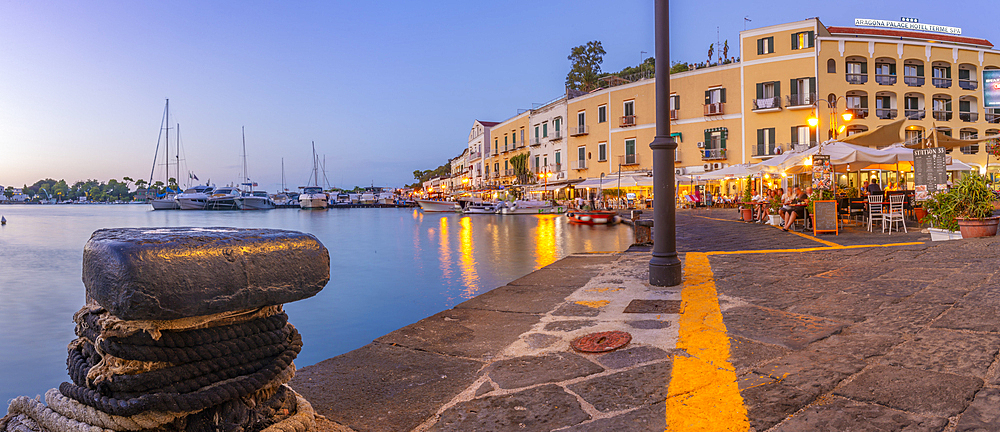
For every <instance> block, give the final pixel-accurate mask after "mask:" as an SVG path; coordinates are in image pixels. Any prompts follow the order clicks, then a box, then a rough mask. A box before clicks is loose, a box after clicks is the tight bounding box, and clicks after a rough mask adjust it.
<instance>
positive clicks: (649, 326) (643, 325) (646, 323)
mask: <svg viewBox="0 0 1000 432" xmlns="http://www.w3.org/2000/svg"><path fill="white" fill-rule="evenodd" d="M625 324H627V325H628V326H629V327H632V328H634V329H640V330H657V329H665V328H667V327H670V325H671V322H670V321H666V320H655V319H653V320H638V321H625Z"/></svg>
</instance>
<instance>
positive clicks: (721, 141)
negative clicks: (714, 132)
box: [719, 131, 729, 149]
mask: <svg viewBox="0 0 1000 432" xmlns="http://www.w3.org/2000/svg"><path fill="white" fill-rule="evenodd" d="M728 135H729V134H727V133H726V131H722V138H721V139H719V148H723V149H724V148H726V138H728Z"/></svg>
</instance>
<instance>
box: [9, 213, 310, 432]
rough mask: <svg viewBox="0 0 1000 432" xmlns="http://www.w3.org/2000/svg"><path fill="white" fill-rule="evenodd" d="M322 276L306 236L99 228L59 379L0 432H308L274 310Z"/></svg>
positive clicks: (296, 346)
mask: <svg viewBox="0 0 1000 432" xmlns="http://www.w3.org/2000/svg"><path fill="white" fill-rule="evenodd" d="M329 279H330V257H329V253H328V252H327V250H326V248H325V247H324V246H323V244H322V243H320V241H319V240H318V239H316V237H314V236H312V235H309V234H304V233H299V232H294V231H285V230H273V229H239V228H123V229H103V230H98V231H96V232H94V234H93V235H92V236H91V238H90V240H89V241H88V242H87V244H86V246H85V247H84V253H83V281H84V285H85V286H86V290H87V305H85V306H84V307H83V308H82V309H81V310H80V311H79V312H77V313H76V314H75V315H74V316H73V320H74V321H75V322H76V334H77V336H78V338H77V339H76V340H74V341H73V342H71V343H70V345H69V356H68V359H67V366H68V369H69V375H70V379H71V382H64V383H62V384H61V385H60V386H59V388H58V389H52V390H49V391H48V392H47V393H46V394H45V403H44V404H43V403H42V402H40V401H37V400H35V399H30V398H27V397H24V396H22V397H18V398H16V399H14V400H13V401H12V402H11V404H10V407H9V408H8V414H7V416H5V417H3V419H0V432H4V431H13V430H20V429H23V428H25V427H29V429H32V430H42V431H56V430H65V429H66V427H67V425H75V426H73V428H75V429H79V430H82V429H84V428H88V427H96V428H103V429H112V430H140V429H142V430H145V429H156V430H162V431H183V430H226V431H234V432H236V431H251V430H252V431H260V430H264V429H268V430H296V431H306V430H309V429H314V428H315V420H314V412H313V410H312V407H311V406H310V405H309V402H308V401H306V400H305V399H304V398H302V397H301V396H300V395H299V394H298V393H296V392H295V391H294V390H292V389H291V388H290V387H288V386H287V384H286V383H287V382H288V381H289V380H291V378H292V377H293V376H294V374H295V365H294V363H292V361H293V360H294V359H295V357H296V356H297V355H298V353H299V351H300V350H301V348H302V338H301V336H299V334H298V332H297V331H296V329H295V327H294V326H293V325H292V324H291V323H289V322H288V316H287V315H286V314H285V312H284V311H283V309H282V306H281V305H282V304H284V303H288V302H292V301H296V300H301V299H305V298H308V297H312V296H314V295H316V294H317V293H319V292H320V290H322V289H323V287H324V286H326V283H327V282H328V281H329ZM46 404H47V406H46ZM32 425H34V426H35V427H34V428H32V427H30V426H32ZM272 427H273V428H272ZM269 428H271V429H269ZM95 430H96V429H95Z"/></svg>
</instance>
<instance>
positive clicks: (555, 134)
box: [549, 130, 563, 141]
mask: <svg viewBox="0 0 1000 432" xmlns="http://www.w3.org/2000/svg"><path fill="white" fill-rule="evenodd" d="M562 137H563V135H562V131H561V130H554V131H552V135H550V136H549V139H550V140H553V141H554V140H560V139H562Z"/></svg>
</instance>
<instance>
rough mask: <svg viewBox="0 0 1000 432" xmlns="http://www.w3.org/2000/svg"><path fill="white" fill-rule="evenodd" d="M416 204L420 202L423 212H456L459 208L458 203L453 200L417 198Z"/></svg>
mask: <svg viewBox="0 0 1000 432" xmlns="http://www.w3.org/2000/svg"><path fill="white" fill-rule="evenodd" d="M417 204H420V209H421V210H423V211H425V212H457V211H459V210H461V208H460V207H459V206H458V203H456V202H454V201H440V200H431V199H418V200H417Z"/></svg>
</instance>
